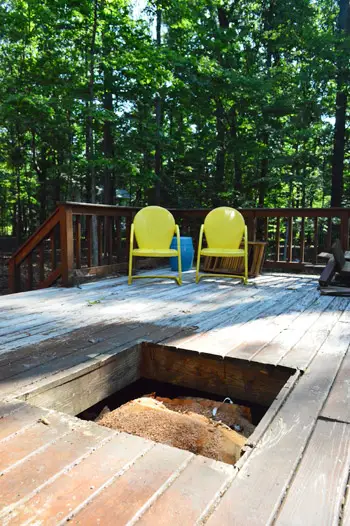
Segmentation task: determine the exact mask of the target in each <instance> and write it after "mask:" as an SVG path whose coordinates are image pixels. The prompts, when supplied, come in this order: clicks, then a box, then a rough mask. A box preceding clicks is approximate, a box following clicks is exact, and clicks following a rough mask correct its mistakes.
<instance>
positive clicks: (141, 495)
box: [70, 444, 194, 526]
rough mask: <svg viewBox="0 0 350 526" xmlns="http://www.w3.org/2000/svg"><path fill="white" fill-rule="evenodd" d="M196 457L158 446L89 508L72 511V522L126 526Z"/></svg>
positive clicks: (98, 495) (137, 462)
mask: <svg viewBox="0 0 350 526" xmlns="http://www.w3.org/2000/svg"><path fill="white" fill-rule="evenodd" d="M193 458H194V455H192V454H191V453H188V452H186V451H182V450H180V449H175V448H170V447H168V446H164V445H162V444H157V445H156V446H155V447H153V448H152V449H151V450H150V451H148V452H147V453H146V454H145V455H144V456H142V457H141V458H139V459H138V460H137V461H136V462H135V464H134V465H133V466H131V467H130V469H128V470H127V471H125V473H123V474H121V476H120V477H117V478H116V479H115V480H112V483H111V484H110V485H108V486H107V487H105V488H103V491H101V492H100V493H98V494H97V495H96V496H95V498H94V499H92V500H91V501H90V502H89V503H88V505H87V506H86V507H83V508H82V509H81V510H79V509H78V510H76V511H73V513H72V515H73V518H72V519H71V521H70V523H71V524H74V525H75V524H76V525H78V524H79V525H85V524H115V525H123V526H124V525H125V524H126V523H127V522H128V521H129V520H130V519H132V517H133V516H134V515H135V513H137V511H138V510H139V509H140V508H141V507H142V506H143V505H144V504H145V503H146V502H147V501H148V499H150V498H151V497H152V495H153V494H154V493H155V492H156V491H157V490H158V489H159V488H160V487H162V486H163V485H164V484H165V485H166V484H167V483H168V481H169V479H170V478H171V477H172V478H173V477H174V476H177V475H179V474H180V473H181V471H182V470H183V469H185V467H186V466H187V464H188V463H189V462H191V461H192V460H193ZM174 474H175V475H174ZM125 503H127V505H125ZM75 515H76V516H75Z"/></svg>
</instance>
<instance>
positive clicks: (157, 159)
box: [154, 8, 162, 205]
mask: <svg viewBox="0 0 350 526" xmlns="http://www.w3.org/2000/svg"><path fill="white" fill-rule="evenodd" d="M156 16H157V24H156V25H157V30H156V32H157V37H156V43H157V47H158V48H160V46H161V44H162V35H161V27H162V11H161V9H160V8H157V15H156ZM155 111H156V148H155V155H154V165H155V166H154V170H155V175H156V180H155V184H154V202H155V204H156V205H159V204H160V201H161V184H162V150H161V129H162V100H161V97H160V95H159V94H158V95H157V97H156V99H155Z"/></svg>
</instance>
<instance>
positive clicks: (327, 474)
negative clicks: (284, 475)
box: [276, 420, 350, 526]
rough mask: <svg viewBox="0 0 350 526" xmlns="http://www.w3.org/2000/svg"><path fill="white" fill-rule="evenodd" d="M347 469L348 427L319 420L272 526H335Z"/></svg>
mask: <svg viewBox="0 0 350 526" xmlns="http://www.w3.org/2000/svg"><path fill="white" fill-rule="evenodd" d="M349 467H350V426H349V425H347V424H341V423H339V422H328V421H324V420H319V421H318V422H317V425H316V428H315V430H314V433H313V435H312V437H311V440H310V443H309V445H308V447H307V449H306V452H305V454H304V456H303V459H302V461H301V464H300V466H299V469H298V472H297V474H296V476H295V478H294V480H293V483H292V485H291V487H290V488H289V491H288V494H287V497H286V500H285V502H284V504H283V507H282V509H281V511H280V513H279V516H278V518H277V521H276V526H304V525H305V524H307V525H308V526H323V525H324V526H330V525H334V526H336V525H337V524H338V521H339V517H340V512H341V505H342V501H343V496H344V493H345V487H346V483H347V479H348V472H349Z"/></svg>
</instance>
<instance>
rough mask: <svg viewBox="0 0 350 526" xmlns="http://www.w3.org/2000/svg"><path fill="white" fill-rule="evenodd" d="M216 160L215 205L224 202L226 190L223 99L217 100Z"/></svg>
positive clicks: (213, 198)
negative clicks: (223, 193) (222, 195)
mask: <svg viewBox="0 0 350 526" xmlns="http://www.w3.org/2000/svg"><path fill="white" fill-rule="evenodd" d="M215 116H216V142H217V147H216V162H215V178H214V182H215V187H214V189H213V190H214V192H213V196H212V203H213V206H220V205H221V204H222V197H221V196H220V193H222V192H223V191H224V181H225V153H226V152H225V123H224V116H225V112H224V106H223V104H222V101H221V99H218V100H217V102H216V112H215Z"/></svg>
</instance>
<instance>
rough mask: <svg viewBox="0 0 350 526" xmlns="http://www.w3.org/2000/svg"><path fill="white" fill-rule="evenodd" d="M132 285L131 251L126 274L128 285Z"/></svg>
mask: <svg viewBox="0 0 350 526" xmlns="http://www.w3.org/2000/svg"><path fill="white" fill-rule="evenodd" d="M131 284H132V251H130V255H129V273H128V285H131Z"/></svg>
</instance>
